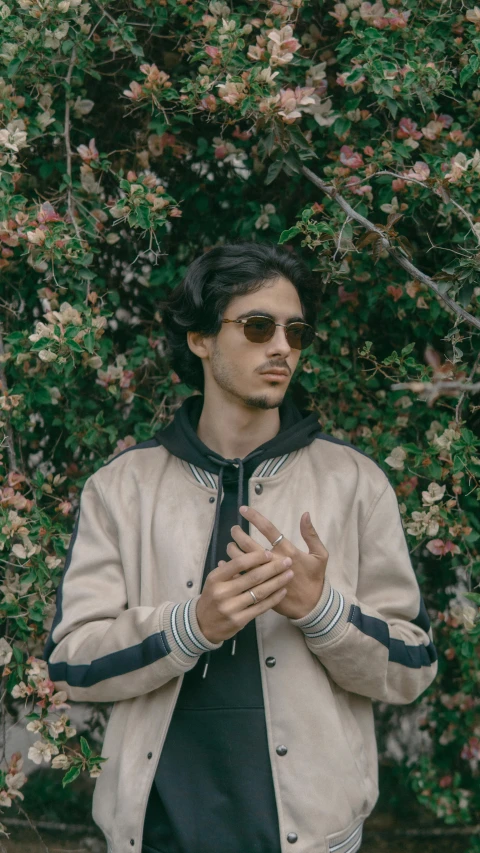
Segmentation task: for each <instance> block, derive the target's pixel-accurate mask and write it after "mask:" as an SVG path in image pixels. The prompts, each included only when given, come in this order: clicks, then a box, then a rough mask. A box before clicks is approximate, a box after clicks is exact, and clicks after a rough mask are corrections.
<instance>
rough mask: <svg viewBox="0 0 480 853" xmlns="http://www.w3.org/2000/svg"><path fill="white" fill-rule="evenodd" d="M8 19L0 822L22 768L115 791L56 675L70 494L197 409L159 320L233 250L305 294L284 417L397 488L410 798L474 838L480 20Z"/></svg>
mask: <svg viewBox="0 0 480 853" xmlns="http://www.w3.org/2000/svg"><path fill="white" fill-rule="evenodd" d="M0 19H1V22H2V26H1V34H0V273H1V277H2V288H1V296H0V299H1V323H0V409H1V412H0V415H1V417H0V424H1V428H2V430H3V439H2V446H1V451H2V452H1V456H0V489H1V504H0V507H1V508H0V514H1V529H0V550H1V551H2V557H1V559H0V566H1V578H0V579H1V584H0V593H1V597H0V619H1V625H2V639H0V664H1V666H2V667H3V680H2V692H1V703H2V714H4V715H5V714H7V712H8V710H9V709H12V707H13V706H14V704H15V703H16V704H17V705H18V703H19V702H23V703H25V705H26V708H27V711H28V713H27V717H26V719H27V721H28V722H27V728H28V730H29V731H30V732H33V733H34V734H35V736H36V738H37V739H36V741H35V742H34V744H33V745H32V746H31V747H30V749H29V751H28V755H27V756H22V755H20V754H19V753H14V754H13V755H5V756H4V759H3V764H2V766H1V768H0V806H3V807H5V808H8V807H9V806H11V804H12V802H14V800H15V799H17V800H21V799H23V796H24V795H23V793H22V790H21V789H22V787H23V788H24V789H25V790H27V788H28V781H27V776H26V774H25V772H24V771H25V762H26V761H30V762H34V763H37V764H40V763H42V762H43V763H44V764H50V765H51V766H52V767H53V768H56V769H60V770H62V771H66V773H64V774H63V776H62V777H61V778H62V781H63V784H64V785H65V784H68V783H69V782H71V781H73V780H74V779H75V778H76V777H77V776H78V775H79V774H80V773H81V772H82V771H86V772H88V773H89V774H90V776H96V775H98V774H99V773H100V772H101V764H102V761H103V760H104V759H102V758H101V757H100V756H99V755H96V754H94V751H93V750H92V748H91V747H90V745H89V743H88V740H87V739H86V738H85V737H78V738H77V737H76V735H77V733H76V731H75V728H74V727H73V726H72V725H71V723H70V719H69V716H68V710H69V705H68V704H67V703H66V698H67V697H66V695H65V694H64V693H62V692H57V691H56V690H55V685H54V684H53V683H52V682H51V681H50V680H49V678H48V673H47V671H46V666H45V664H44V663H43V661H42V659H41V655H42V650H43V645H44V642H45V638H46V633H47V631H48V630H49V627H50V624H51V619H52V616H53V613H54V609H55V589H56V587H57V585H58V582H59V579H60V576H61V572H62V568H63V564H64V561H65V555H66V552H67V548H68V543H69V539H70V535H71V532H72V529H73V523H74V518H75V514H76V511H77V509H78V499H79V494H80V492H81V489H82V486H83V484H84V482H85V480H86V478H87V477H88V476H89V475H90V474H91V473H92V472H93V471H95V470H96V469H97V468H98V467H99V466H101V465H103V464H104V463H105V462H106V461H107V460H108V459H110V458H111V457H112V456H114V455H115V454H117V453H118V452H120V451H121V450H123V449H124V448H125V447H127V446H129V445H131V444H134V443H136V442H139V441H143V440H144V439H146V438H149V437H150V436H151V435H152V433H153V432H154V430H155V429H157V428H158V427H161V426H163V425H166V424H167V423H168V422H169V421H170V419H171V416H172V413H173V411H174V409H175V407H176V406H177V405H178V404H179V402H180V401H181V400H182V398H183V397H185V395H187V394H189V393H190V391H191V389H189V388H188V387H187V386H185V385H184V384H183V383H182V382H181V380H180V377H178V376H177V375H176V374H175V373H174V372H173V371H172V370H171V369H170V368H169V365H168V360H167V358H166V352H165V345H164V335H163V330H162V322H161V321H162V317H161V312H160V310H159V307H158V306H159V303H160V302H161V300H162V299H163V298H164V297H165V296H166V295H167V294H168V292H169V291H170V290H171V288H172V287H173V286H174V285H175V284H176V283H177V282H178V281H179V280H180V278H181V276H182V274H183V272H184V270H185V268H186V266H187V265H188V264H189V263H190V261H192V260H193V259H194V258H195V257H196V256H197V255H198V254H199V253H201V252H203V251H208V249H209V248H210V247H212V246H214V245H217V244H219V243H222V242H225V241H228V240H229V239H231V238H246V239H254V240H264V239H267V240H270V241H273V242H276V243H281V244H284V245H285V246H286V247H287V248H288V249H290V250H295V251H298V252H299V253H301V254H302V255H303V257H304V258H305V260H306V261H307V263H308V264H309V265H310V267H311V268H312V269H313V270H314V271H315V273H316V275H317V276H318V287H319V288H320V289H321V291H322V294H323V303H322V308H321V310H320V312H319V316H318V323H317V334H316V340H315V342H314V344H313V345H312V347H311V348H310V349H309V350H308V351H306V352H305V353H304V354H302V358H301V360H300V363H299V368H298V372H297V374H296V377H295V386H296V393H297V394H298V395H299V398H301V400H302V405H303V406H304V407H305V408H310V409H312V410H315V411H317V412H318V415H319V418H320V421H321V423H322V427H323V429H324V431H327V432H331V433H332V434H333V435H334V436H338V437H340V438H343V439H346V440H348V441H351V442H353V443H354V444H356V445H357V446H359V447H360V448H361V449H362V450H364V451H366V452H367V453H369V454H371V455H372V456H373V457H374V458H375V459H376V460H377V461H378V462H379V463H380V464H381V465H382V466H383V467H384V469H385V471H386V472H387V473H388V475H389V477H390V479H391V481H392V482H393V484H394V486H395V488H396V492H397V495H398V499H399V505H400V511H401V514H402V518H403V521H404V526H405V531H406V535H407V539H408V542H409V545H410V548H411V552H412V558H413V560H414V565H415V569H416V572H417V575H418V578H419V581H420V584H421V586H422V590H423V592H424V596H425V600H426V604H427V607H428V611H429V614H430V617H431V621H432V624H433V629H434V632H435V640H436V644H437V647H438V651H439V659H440V665H439V675H438V678H437V680H436V681H435V683H434V684H433V685H432V687H431V688H430V689H429V691H428V692H427V693H426V694H425V695H424V696H423V697H421V699H420V700H419V702H418V703H417V705H416V707H415V710H416V711H417V712H420V727H421V730H422V732H423V733H424V738H423V741H422V742H423V744H424V747H423V749H422V751H421V753H420V754H417V755H415V756H413V757H412V756H408V755H407V756H404V757H403V758H402V759H399V761H400V763H401V767H402V773H403V779H404V782H405V784H408V785H409V786H410V787H411V788H412V789H413V790H414V791H415V792H416V794H417V796H418V799H419V800H420V802H421V803H423V804H424V805H425V806H426V807H427V808H428V809H430V810H431V811H432V812H433V813H434V814H435V815H436V816H438V817H440V818H443V819H444V820H445V821H446V822H449V823H465V824H471V823H474V822H478V821H479V820H480V785H479V775H480V773H479V761H480V714H479V698H478V684H479V681H480V658H479V637H480V620H479V615H478V614H479V607H478V605H479V604H480V591H479V576H480V556H479V549H478V541H479V535H480V522H479V514H478V507H479V500H480V439H479V437H478V436H479V429H478V427H479V422H480V418H479V412H480V404H478V398H476V397H475V394H476V393H478V391H479V390H480V388H479V386H480V356H479V352H480V350H479V334H478V333H479V329H480V311H479V302H480V286H479V278H478V273H479V269H480V212H479V202H480V182H479V178H480V140H479V124H480V85H479V72H480V7H479V6H476V5H475V4H474V3H472V2H469V0H466V2H464V3H462V4H445V3H443V2H441V0H377V2H374V3H370V2H362V0H347V2H345V3H333V2H329V0H316V2H307V0H290V2H289V0H285V2H274V0H269V2H255V0H249V2H244V3H235V4H232V5H230V4H227V3H225V2H222V0H212V2H206V0H198V2H196V3H193V2H188V0H117V2H116V3H111V2H110V3H108V2H104V3H100V2H98V0H94V2H91V3H90V2H82V0H10V2H9V0H7V2H0ZM476 399H477V403H476V402H475V400H476ZM378 713H379V715H381V714H382V713H384V714H387V716H388V709H384V708H379V709H378ZM402 713H404V714H405V713H408V710H407V709H402ZM59 782H60V776H59ZM0 831H1V832H3V833H6V829H5V827H4V826H3V827H2V825H0ZM1 832H0V834H1ZM473 849H476V848H474V847H472V850H473Z"/></svg>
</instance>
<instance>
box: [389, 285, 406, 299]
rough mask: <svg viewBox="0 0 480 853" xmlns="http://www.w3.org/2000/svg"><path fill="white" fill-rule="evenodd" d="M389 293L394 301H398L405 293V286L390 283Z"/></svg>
mask: <svg viewBox="0 0 480 853" xmlns="http://www.w3.org/2000/svg"><path fill="white" fill-rule="evenodd" d="M387 293H388V295H389V296H391V297H392V299H393V301H394V302H398V300H399V299H400V297H401V296H402V295H403V287H400V286H398V287H395V285H394V284H389V285H388V287H387Z"/></svg>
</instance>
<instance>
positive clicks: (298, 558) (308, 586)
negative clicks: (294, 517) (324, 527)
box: [227, 506, 328, 619]
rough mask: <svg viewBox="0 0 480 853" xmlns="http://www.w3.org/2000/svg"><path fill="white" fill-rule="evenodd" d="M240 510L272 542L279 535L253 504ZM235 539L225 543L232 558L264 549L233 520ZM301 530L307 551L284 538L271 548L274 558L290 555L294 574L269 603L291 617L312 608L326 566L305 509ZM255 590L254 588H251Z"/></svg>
mask: <svg viewBox="0 0 480 853" xmlns="http://www.w3.org/2000/svg"><path fill="white" fill-rule="evenodd" d="M240 512H241V514H242V515H243V517H244V518H246V519H247V520H248V521H249V522H250V523H251V524H253V525H254V526H255V527H256V528H257V530H259V531H260V533H263V535H264V536H265V538H266V539H268V541H269V542H270V543H271V542H274V541H275V539H278V537H279V536H280V533H281V532H282V531H281V530H278V529H277V528H276V527H275V525H274V524H273V523H272V522H271V521H269V520H268V518H265V516H264V515H262V514H261V513H260V512H258V510H256V509H253V508H252V507H245V506H242V507H240ZM231 533H232V536H233V538H234V540H235V542H229V543H228V545H227V554H228V556H229V557H231V558H232V559H235V558H237V557H239V556H240V555H241V554H242V553H247V554H248V553H251V552H254V551H257V552H258V553H259V555H260V552H261V553H263V552H264V549H263V547H262V546H261V545H259V544H258V542H255V541H254V540H253V539H252V537H251V536H249V535H248V533H245V531H244V530H242V528H241V527H240V525H238V524H235V525H234V526H233V527H232V528H231ZM300 533H301V534H302V537H303V539H304V541H305V543H306V545H307V547H308V554H306V553H305V552H304V551H300V550H299V549H298V548H296V547H295V546H294V545H292V543H291V542H290V541H289V540H288V539H286V538H285V535H284V538H283V539H282V541H281V542H279V543H278V545H275V547H274V548H273V550H272V551H271V553H272V555H273V556H274V557H276V558H277V559H278V558H280V557H290V558H291V560H292V571H293V572H294V576H293V578H292V580H291V581H290V583H289V584H288V587H287V594H286V596H285V597H284V598H283V599H282V601H281V602H279V603H278V604H276V606H274V607H272V610H275V611H276V612H277V613H280V614H281V615H282V616H287V617H289V618H290V619H301V618H302V616H306V615H307V613H310V610H313V608H314V607H315V605H316V603H317V601H318V599H319V598H320V596H321V594H322V590H323V581H324V578H325V569H326V567H327V561H328V552H327V550H326V548H325V546H324V544H323V543H322V541H321V540H320V538H319V536H318V533H317V531H316V530H315V528H314V526H313V524H312V522H311V520H310V515H309V513H308V512H304V513H303V515H302V517H301V518H300ZM254 592H255V588H254Z"/></svg>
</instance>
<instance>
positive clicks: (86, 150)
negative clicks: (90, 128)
mask: <svg viewBox="0 0 480 853" xmlns="http://www.w3.org/2000/svg"><path fill="white" fill-rule="evenodd" d="M77 151H78V153H79V154H80V157H81V158H82V160H83V162H84V163H91V162H92V160H98V157H99V154H98V151H97V146H96V145H95V140H94V139H91V140H90V142H89V143H88V146H87V145H79V146H78V147H77Z"/></svg>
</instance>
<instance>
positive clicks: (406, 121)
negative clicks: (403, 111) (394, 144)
mask: <svg viewBox="0 0 480 853" xmlns="http://www.w3.org/2000/svg"><path fill="white" fill-rule="evenodd" d="M422 136H423V134H422V133H421V132H420V131H419V130H417V123H416V122H415V121H412V119H410V118H402V119H400V121H399V123H398V130H397V139H408V138H409V137H410V139H421V138H422Z"/></svg>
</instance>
